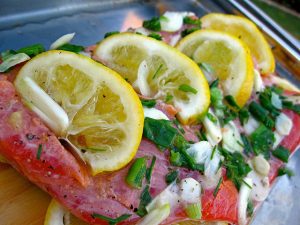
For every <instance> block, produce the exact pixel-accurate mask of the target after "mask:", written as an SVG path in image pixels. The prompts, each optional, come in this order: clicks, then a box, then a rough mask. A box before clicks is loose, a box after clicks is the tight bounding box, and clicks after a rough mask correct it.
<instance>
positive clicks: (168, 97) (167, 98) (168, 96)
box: [165, 93, 174, 103]
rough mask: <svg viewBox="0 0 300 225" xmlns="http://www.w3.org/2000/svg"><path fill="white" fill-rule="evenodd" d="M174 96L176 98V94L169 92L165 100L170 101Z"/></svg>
mask: <svg viewBox="0 0 300 225" xmlns="http://www.w3.org/2000/svg"><path fill="white" fill-rule="evenodd" d="M173 98H174V96H173V95H170V94H169V93H168V94H167V96H166V99H165V102H166V103H168V102H170V101H171V100H172V99H173Z"/></svg>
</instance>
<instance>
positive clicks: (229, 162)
mask: <svg viewBox="0 0 300 225" xmlns="http://www.w3.org/2000/svg"><path fill="white" fill-rule="evenodd" d="M220 153H221V154H222V155H223V156H224V161H223V165H224V166H225V168H226V176H227V177H228V179H230V180H232V181H233V183H234V184H235V186H236V187H237V189H238V190H239V189H240V187H241V184H242V183H243V180H244V178H245V177H246V176H247V174H248V173H249V172H250V171H251V168H250V166H249V165H248V164H247V163H246V161H245V159H244V157H243V155H242V154H241V153H239V152H234V153H231V152H229V151H227V150H226V149H222V148H221V149H220Z"/></svg>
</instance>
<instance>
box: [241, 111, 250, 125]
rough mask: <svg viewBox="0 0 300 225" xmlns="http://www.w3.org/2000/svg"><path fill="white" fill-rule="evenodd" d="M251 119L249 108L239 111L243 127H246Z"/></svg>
mask: <svg viewBox="0 0 300 225" xmlns="http://www.w3.org/2000/svg"><path fill="white" fill-rule="evenodd" d="M249 117H250V114H249V112H248V109H247V108H245V107H244V108H242V109H241V110H240V111H239V120H240V122H241V124H242V125H245V124H246V123H247V122H248V120H249Z"/></svg>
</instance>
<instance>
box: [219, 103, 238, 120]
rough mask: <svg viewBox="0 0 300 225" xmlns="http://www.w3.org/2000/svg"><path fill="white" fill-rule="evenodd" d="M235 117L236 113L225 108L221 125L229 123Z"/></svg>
mask: <svg viewBox="0 0 300 225" xmlns="http://www.w3.org/2000/svg"><path fill="white" fill-rule="evenodd" d="M237 116H238V114H237V112H235V111H233V110H231V109H230V108H229V107H225V109H224V119H223V124H227V123H228V122H229V121H231V120H234V119H235V118H237Z"/></svg>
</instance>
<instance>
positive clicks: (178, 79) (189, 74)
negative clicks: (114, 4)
mask: <svg viewBox="0 0 300 225" xmlns="http://www.w3.org/2000/svg"><path fill="white" fill-rule="evenodd" d="M94 57H95V58H97V59H99V60H100V61H101V62H103V63H104V64H105V65H107V66H108V67H110V68H112V69H114V70H116V71H117V72H118V73H120V74H121V75H122V76H123V77H124V78H125V79H126V80H127V81H128V82H129V83H131V84H132V85H133V86H134V87H135V89H136V91H137V92H139V93H141V94H143V95H145V96H147V97H152V98H157V99H162V100H165V98H166V97H167V96H171V97H172V100H170V101H169V103H171V104H173V105H174V106H175V107H176V108H178V109H179V113H178V115H177V116H178V118H179V120H180V121H181V123H183V124H191V123H193V122H195V121H196V120H197V119H198V117H201V116H202V115H203V114H204V113H205V112H206V111H207V108H208V106H209V103H210V93H209V87H208V84H207V81H206V80H205V77H204V76H203V74H202V72H201V70H200V69H199V67H198V66H197V65H196V64H195V63H194V62H193V61H192V60H190V59H189V58H188V57H186V56H185V55H183V54H182V53H180V52H179V51H178V50H176V49H174V48H172V47H170V46H168V45H166V44H165V43H163V42H161V41H157V40H154V39H152V38H149V37H145V36H143V35H138V34H132V33H122V34H116V35H112V36H110V37H108V38H106V39H104V40H103V41H101V42H100V43H99V44H98V46H97V47H96V49H95V51H94Z"/></svg>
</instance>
